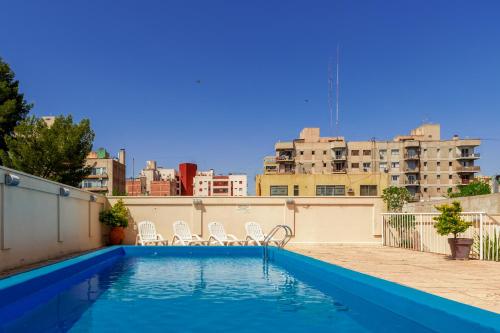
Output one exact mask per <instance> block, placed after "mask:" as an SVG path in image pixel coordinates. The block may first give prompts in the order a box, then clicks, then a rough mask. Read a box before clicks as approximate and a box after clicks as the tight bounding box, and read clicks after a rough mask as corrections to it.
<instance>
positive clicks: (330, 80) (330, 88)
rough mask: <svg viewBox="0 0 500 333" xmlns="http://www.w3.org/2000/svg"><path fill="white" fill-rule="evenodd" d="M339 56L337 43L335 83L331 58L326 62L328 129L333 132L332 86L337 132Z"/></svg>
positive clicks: (336, 132)
mask: <svg viewBox="0 0 500 333" xmlns="http://www.w3.org/2000/svg"><path fill="white" fill-rule="evenodd" d="M339 58H340V45H339V44H337V59H336V66H335V84H334V83H333V64H332V59H331V58H330V61H329V62H328V111H329V112H330V131H332V132H333V108H334V105H333V99H334V97H333V87H334V85H335V134H337V135H338V134H339V98H340V90H339V87H340V85H339Z"/></svg>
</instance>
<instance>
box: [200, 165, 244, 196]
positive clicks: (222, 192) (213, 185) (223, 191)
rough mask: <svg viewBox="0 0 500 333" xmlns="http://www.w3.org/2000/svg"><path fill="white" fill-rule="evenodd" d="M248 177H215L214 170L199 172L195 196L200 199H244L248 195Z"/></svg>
mask: <svg viewBox="0 0 500 333" xmlns="http://www.w3.org/2000/svg"><path fill="white" fill-rule="evenodd" d="M247 184H248V183H247V175H242V174H241V175H240V174H229V175H215V174H214V171H213V170H210V171H205V172H197V174H196V176H195V177H194V180H193V195H194V196H199V197H212V196H213V197H244V196H247V194H248V185H247Z"/></svg>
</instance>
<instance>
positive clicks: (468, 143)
mask: <svg viewBox="0 0 500 333" xmlns="http://www.w3.org/2000/svg"><path fill="white" fill-rule="evenodd" d="M480 144H481V140H479V139H462V140H458V141H457V147H477V146H479V145H480Z"/></svg>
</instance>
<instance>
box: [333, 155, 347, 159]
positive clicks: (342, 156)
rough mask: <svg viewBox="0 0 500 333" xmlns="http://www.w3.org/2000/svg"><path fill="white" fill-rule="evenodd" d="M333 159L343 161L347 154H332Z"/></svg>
mask: <svg viewBox="0 0 500 333" xmlns="http://www.w3.org/2000/svg"><path fill="white" fill-rule="evenodd" d="M332 158H333V160H334V161H345V160H346V159H347V155H345V154H344V155H333V157H332Z"/></svg>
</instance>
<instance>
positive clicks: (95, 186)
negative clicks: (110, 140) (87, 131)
mask: <svg viewBox="0 0 500 333" xmlns="http://www.w3.org/2000/svg"><path fill="white" fill-rule="evenodd" d="M86 165H87V166H90V167H92V171H91V173H90V175H88V176H87V177H85V179H84V180H83V181H82V183H81V187H82V188H84V189H86V190H88V191H91V192H95V193H100V194H104V195H123V194H125V171H126V170H125V149H120V151H119V153H118V157H117V158H112V157H110V155H109V153H108V152H107V151H106V150H105V149H104V148H99V149H98V150H97V151H93V152H90V154H89V155H88V156H87V161H86Z"/></svg>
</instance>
